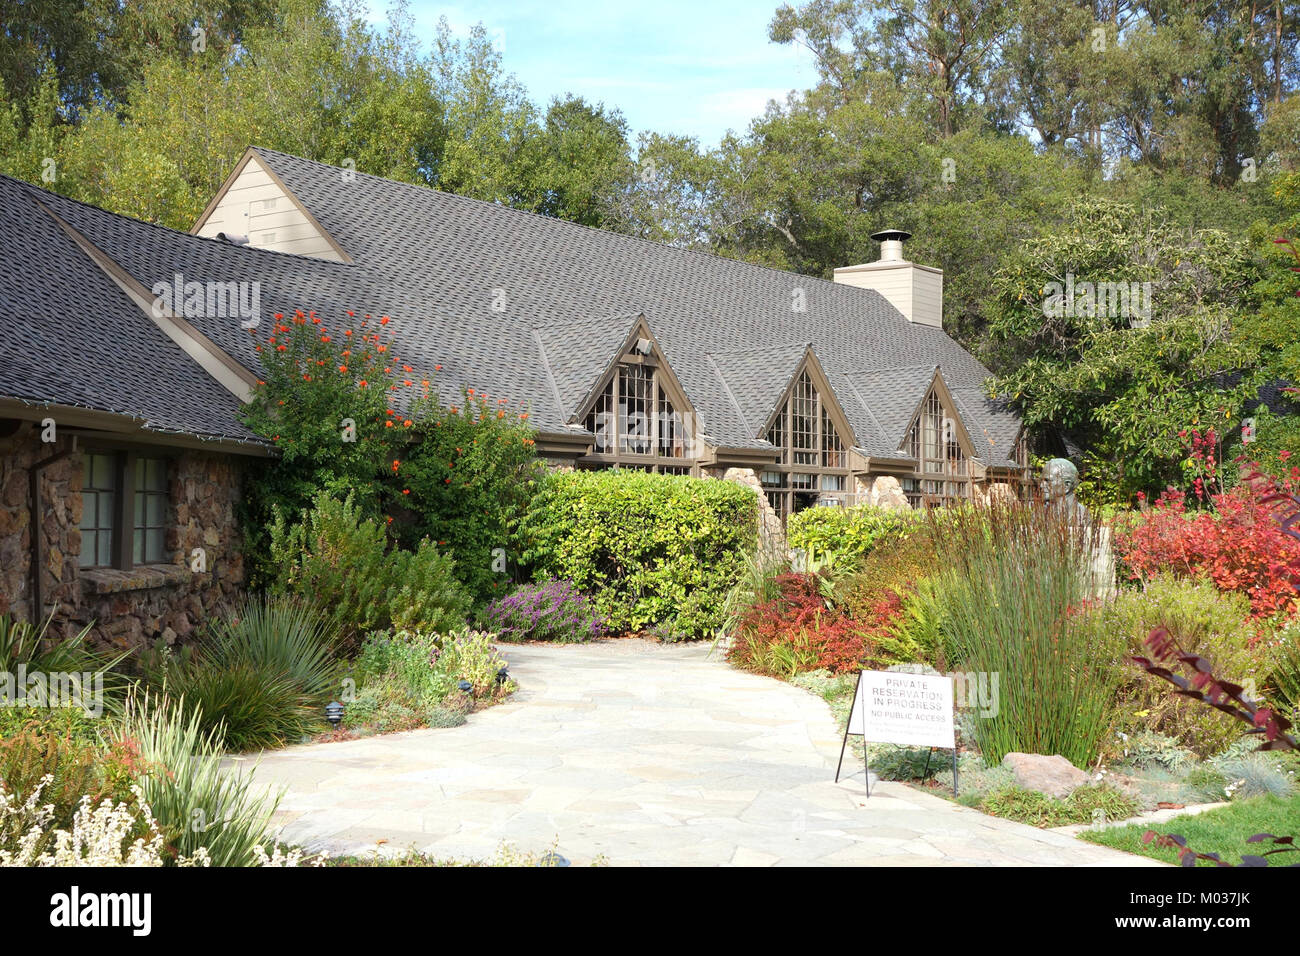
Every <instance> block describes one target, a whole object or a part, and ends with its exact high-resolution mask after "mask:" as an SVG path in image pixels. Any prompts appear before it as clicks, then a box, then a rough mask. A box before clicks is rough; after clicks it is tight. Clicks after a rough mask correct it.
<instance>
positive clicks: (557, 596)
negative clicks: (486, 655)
mask: <svg viewBox="0 0 1300 956" xmlns="http://www.w3.org/2000/svg"><path fill="white" fill-rule="evenodd" d="M483 620H484V622H485V626H486V627H487V628H489V629H490V630H492V631H495V632H496V634H497V636H498V637H500V638H501V640H503V641H555V642H556V643H560V644H566V643H577V642H581V641H590V640H593V639H595V638H598V637H600V636H601V635H602V634H604V633H605V627H604V624H603V622H602V621H601V619H600V616H599V615H598V614H596V612H595V610H594V609H593V607H592V604H591V599H590V598H588V597H587V596H586V595H585V594H582V593H581V592H579V591H578V589H577V588H575V587H574V586H573V582H572V581H548V582H546V583H545V584H525V585H523V586H522V587H519V588H516V589H515V592H514V593H513V594H511V595H509V596H507V597H503V598H501V599H500V600H497V601H493V602H492V603H491V604H489V605H488V606H487V610H486V611H484V613H483Z"/></svg>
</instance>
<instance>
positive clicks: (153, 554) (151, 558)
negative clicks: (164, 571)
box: [144, 528, 163, 564]
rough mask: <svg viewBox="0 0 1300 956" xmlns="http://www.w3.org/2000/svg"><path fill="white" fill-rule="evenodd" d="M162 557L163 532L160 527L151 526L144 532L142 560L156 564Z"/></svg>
mask: <svg viewBox="0 0 1300 956" xmlns="http://www.w3.org/2000/svg"><path fill="white" fill-rule="evenodd" d="M162 559H163V533H162V528H152V529H150V530H149V531H147V532H145V556H144V560H145V561H146V562H148V563H149V564H157V563H158V562H160V561H162Z"/></svg>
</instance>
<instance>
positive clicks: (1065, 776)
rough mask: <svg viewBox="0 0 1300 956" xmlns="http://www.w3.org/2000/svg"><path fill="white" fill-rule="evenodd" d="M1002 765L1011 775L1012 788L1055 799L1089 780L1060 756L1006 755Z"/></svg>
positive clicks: (1082, 772)
mask: <svg viewBox="0 0 1300 956" xmlns="http://www.w3.org/2000/svg"><path fill="white" fill-rule="evenodd" d="M1002 766H1003V767H1005V768H1006V769H1007V770H1010V771H1011V772H1012V773H1013V774H1014V775H1015V778H1016V786H1018V787H1023V788H1024V789H1025V790H1037V791H1038V792H1039V793H1045V794H1047V796H1049V797H1055V798H1056V799H1057V800H1060V799H1063V798H1065V797H1068V796H1069V795H1070V793H1071V792H1072V791H1073V790H1074V789H1075V788H1077V787H1082V786H1083V785H1084V784H1086V783H1088V782H1090V781H1091V780H1092V778H1091V777H1090V776H1089V775H1088V773H1087V772H1086V771H1083V770H1080V769H1079V768H1078V767H1076V766H1075V765H1074V764H1072V763H1070V761H1068V760H1066V759H1065V758H1064V757H1062V756H1060V755H1054V756H1051V757H1048V756H1045V755H1043V754H1022V753H1009V754H1007V755H1006V756H1005V757H1003V758H1002Z"/></svg>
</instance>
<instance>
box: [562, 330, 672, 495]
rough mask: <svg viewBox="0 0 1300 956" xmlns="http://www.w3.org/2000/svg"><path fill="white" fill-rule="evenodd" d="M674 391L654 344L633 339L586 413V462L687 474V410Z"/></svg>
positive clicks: (665, 367) (645, 340)
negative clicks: (590, 443)
mask: <svg viewBox="0 0 1300 956" xmlns="http://www.w3.org/2000/svg"><path fill="white" fill-rule="evenodd" d="M676 391H677V390H676V388H675V387H674V386H673V384H672V383H671V376H670V374H669V372H668V369H667V366H665V365H664V364H663V363H662V361H661V360H660V359H659V357H658V356H657V354H656V350H655V349H654V348H653V345H652V343H650V342H649V340H647V339H638V340H636V342H635V343H634V344H633V347H632V349H631V350H630V351H628V352H627V354H625V355H623V356H622V357H621V358H620V360H619V363H618V366H617V368H615V370H614V374H613V375H611V376H610V379H609V381H608V382H607V383H606V385H605V388H604V389H603V390H602V391H601V393H600V394H599V395H598V396H597V397H596V401H595V403H594V404H593V405H592V407H591V411H590V412H588V413H587V418H586V422H585V424H586V427H587V430H588V431H590V432H591V433H592V434H593V435H595V436H596V440H595V442H594V444H593V448H592V453H591V454H590V455H588V456H587V459H588V463H590V464H597V465H618V466H620V467H633V468H642V469H645V470H649V471H660V472H670V473H674V474H690V473H691V472H692V471H693V470H694V461H693V460H692V458H691V437H690V427H689V423H688V415H687V413H686V411H685V410H684V408H683V407H682V405H681V403H680V402H679V401H677V400H676V398H675V396H676Z"/></svg>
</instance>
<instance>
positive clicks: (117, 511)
mask: <svg viewBox="0 0 1300 956" xmlns="http://www.w3.org/2000/svg"><path fill="white" fill-rule="evenodd" d="M82 454H83V458H84V457H90V456H109V457H112V459H113V475H114V479H115V481H116V486H117V490H116V491H115V495H116V497H115V499H114V501H113V528H112V535H113V543H112V546H111V548H110V554H111V559H112V563H110V564H81V563H80V562H81V555H80V554H78V555H77V562H78V566H79V567H80V569H81V570H83V571H96V570H113V571H130V570H132V569H134V568H136V567H147V566H149V564H152V563H155V562H140V563H139V564H137V563H136V561H135V530H136V528H135V496H136V491H137V489H136V486H135V466H136V462H137V461H139V460H141V459H154V460H158V461H161V462H162V463H163V467H164V468H166V469H168V470H170V468H171V457H172V456H170V455H167V454H163V453H141V452H139V451H137V450H136V449H134V448H109V447H96V446H90V447H87V448H85V449H83V452H82ZM169 478H170V476H168V479H169ZM165 496H166V504H165V506H164V512H163V525H162V528H163V532H164V535H165V534H166V530H167V529H168V528H170V527H171V525H172V512H171V508H172V502H171V492H170V489H168V491H167V492H166V495H165ZM82 547H83V548H84V547H85V538H84V537H83V538H82ZM166 547H167V545H166V540H165V538H164V543H163V549H164V553H165V551H166ZM162 563H165V562H162Z"/></svg>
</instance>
